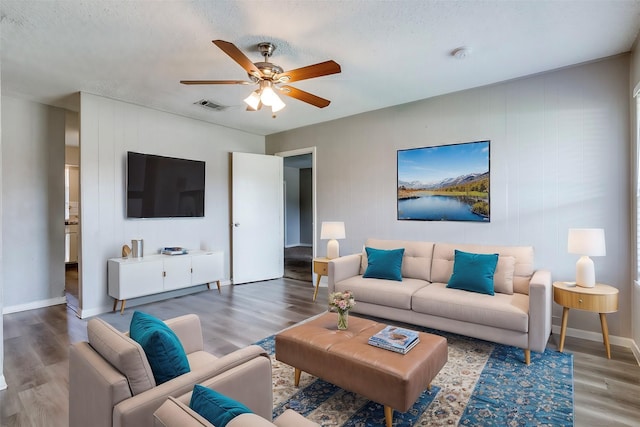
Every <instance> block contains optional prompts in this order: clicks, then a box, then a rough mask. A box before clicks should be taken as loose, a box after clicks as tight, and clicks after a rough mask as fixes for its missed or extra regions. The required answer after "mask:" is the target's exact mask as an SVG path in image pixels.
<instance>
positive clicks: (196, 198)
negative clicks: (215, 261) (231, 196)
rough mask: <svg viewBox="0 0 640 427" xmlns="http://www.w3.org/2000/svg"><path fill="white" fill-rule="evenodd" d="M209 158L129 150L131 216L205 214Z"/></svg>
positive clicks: (128, 206) (128, 208)
mask: <svg viewBox="0 0 640 427" xmlns="http://www.w3.org/2000/svg"><path fill="white" fill-rule="evenodd" d="M204 171H205V162H203V161H198V160H187V159H176V158H173V157H163V156H156V155H153V154H142V153H134V152H132V151H129V152H127V218H180V217H203V216H204Z"/></svg>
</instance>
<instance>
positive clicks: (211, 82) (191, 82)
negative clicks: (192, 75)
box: [180, 80, 253, 85]
mask: <svg viewBox="0 0 640 427" xmlns="http://www.w3.org/2000/svg"><path fill="white" fill-rule="evenodd" d="M180 83H182V84H183V85H250V84H253V82H247V81H245V80H180Z"/></svg>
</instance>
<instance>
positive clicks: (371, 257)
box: [363, 247, 404, 282]
mask: <svg viewBox="0 0 640 427" xmlns="http://www.w3.org/2000/svg"><path fill="white" fill-rule="evenodd" d="M365 252H366V253H367V264H368V265H367V269H366V270H365V272H364V275H363V277H365V278H368V279H387V280H395V281H398V282H402V271H401V269H402V256H403V255H404V248H401V249H375V248H368V247H367V248H365Z"/></svg>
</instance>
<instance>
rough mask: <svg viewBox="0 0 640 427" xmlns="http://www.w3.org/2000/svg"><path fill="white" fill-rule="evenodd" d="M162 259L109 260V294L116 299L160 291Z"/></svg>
mask: <svg viewBox="0 0 640 427" xmlns="http://www.w3.org/2000/svg"><path fill="white" fill-rule="evenodd" d="M162 272H163V267H162V260H160V259H157V260H153V261H147V260H144V261H142V260H140V261H138V260H131V259H127V260H123V261H122V262H119V260H116V261H114V260H109V263H108V274H109V295H110V296H111V297H113V298H116V299H118V300H123V299H129V298H136V297H141V296H145V295H151V294H155V293H158V292H162V287H163V285H162V283H163V280H162Z"/></svg>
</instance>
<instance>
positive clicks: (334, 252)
mask: <svg viewBox="0 0 640 427" xmlns="http://www.w3.org/2000/svg"><path fill="white" fill-rule="evenodd" d="M339 256H340V244H339V243H338V241H337V240H336V239H331V240H329V242H328V243H327V258H329V259H334V258H338V257H339Z"/></svg>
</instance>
